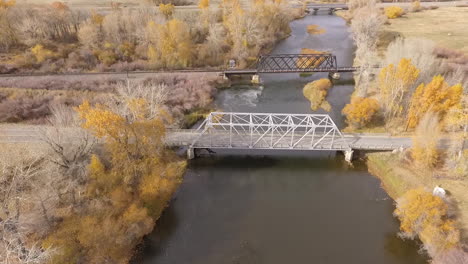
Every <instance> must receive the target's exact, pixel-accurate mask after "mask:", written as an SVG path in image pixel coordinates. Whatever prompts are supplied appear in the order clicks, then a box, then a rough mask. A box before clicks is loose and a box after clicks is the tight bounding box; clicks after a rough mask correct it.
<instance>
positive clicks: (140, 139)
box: [0, 86, 185, 263]
mask: <svg viewBox="0 0 468 264" xmlns="http://www.w3.org/2000/svg"><path fill="white" fill-rule="evenodd" d="M164 96H165V94H164V91H163V90H161V89H160V87H158V86H146V87H145V89H144V90H139V89H122V90H120V92H119V95H118V99H117V100H108V101H107V102H105V103H97V104H94V105H91V104H90V103H88V102H86V101H85V102H84V103H83V104H81V105H80V106H78V107H77V108H75V110H71V109H70V108H66V107H62V106H57V107H55V108H53V110H52V111H53V115H52V116H51V117H50V119H49V121H50V124H51V125H52V126H51V127H50V128H47V129H44V130H42V131H41V137H42V138H43V144H40V145H38V148H39V150H37V151H36V152H34V153H31V152H30V150H31V146H30V145H29V146H26V148H24V149H22V148H21V147H20V146H19V145H17V144H11V145H6V146H4V147H3V148H2V159H1V166H2V172H1V173H0V182H1V189H0V195H1V198H2V201H4V203H2V207H1V209H0V215H1V218H2V225H1V228H0V237H1V238H2V239H1V240H0V253H1V255H2V257H4V258H6V259H4V260H5V261H6V262H7V263H127V262H128V260H129V259H130V257H131V255H132V252H133V248H134V247H135V246H136V245H137V244H138V243H139V242H140V241H141V239H142V237H143V236H144V235H146V234H148V233H149V232H151V231H152V229H153V227H154V224H155V221H156V220H157V219H158V218H159V216H160V214H161V212H162V210H163V209H164V207H165V206H166V205H167V203H168V202H169V200H170V198H171V197H172V194H173V192H174V191H175V189H176V188H177V186H178V185H179V183H180V182H181V177H182V173H183V171H184V168H185V161H183V160H180V159H179V158H177V157H176V156H175V155H174V154H173V153H171V152H170V151H168V150H166V149H165V147H164V145H163V143H162V140H163V138H164V133H165V127H166V124H168V123H169V122H170V119H169V116H168V115H167V114H166V113H165V111H164V110H163V109H162V107H161V106H162V105H163V100H162V99H163V98H164ZM75 111H76V112H75ZM80 126H81V127H80ZM15 154H16V155H15Z"/></svg>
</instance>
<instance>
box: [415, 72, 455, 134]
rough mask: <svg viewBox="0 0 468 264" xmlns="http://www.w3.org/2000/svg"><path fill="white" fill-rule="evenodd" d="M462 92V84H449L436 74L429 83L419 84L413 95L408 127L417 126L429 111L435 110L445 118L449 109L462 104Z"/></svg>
mask: <svg viewBox="0 0 468 264" xmlns="http://www.w3.org/2000/svg"><path fill="white" fill-rule="evenodd" d="M462 92H463V87H462V86H461V84H456V85H453V86H449V85H448V84H447V83H446V82H445V79H444V77H442V76H441V75H438V76H435V77H434V78H433V79H432V81H431V82H430V83H428V84H427V85H425V84H421V85H419V86H418V87H417V88H416V90H415V92H414V93H413V95H412V97H411V103H410V108H409V111H408V121H407V128H414V127H416V126H417V125H418V123H419V120H420V119H421V118H422V117H423V116H424V115H425V114H426V113H427V112H434V113H436V114H438V115H439V117H440V118H441V119H444V118H445V115H446V113H447V111H449V110H450V109H451V108H453V107H455V106H457V105H459V104H460V101H461V98H462Z"/></svg>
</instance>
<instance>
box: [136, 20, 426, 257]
mask: <svg viewBox="0 0 468 264" xmlns="http://www.w3.org/2000/svg"><path fill="white" fill-rule="evenodd" d="M310 24H316V25H319V26H320V27H322V28H324V29H325V30H326V33H325V34H323V35H309V34H307V32H306V26H307V25H310ZM291 28H292V35H291V36H290V37H289V38H287V39H285V40H284V41H282V42H280V43H279V44H278V45H277V47H276V48H275V50H274V51H273V53H298V52H300V50H301V48H312V49H316V50H322V51H323V50H326V51H330V52H333V53H334V54H335V55H337V59H338V64H339V65H343V66H346V65H351V64H352V58H353V57H352V56H353V50H354V47H353V42H352V39H351V38H350V36H349V33H348V32H347V30H348V29H347V26H346V25H345V23H344V21H343V20H342V19H340V18H338V17H336V16H328V15H318V16H307V17H306V18H304V19H301V20H296V21H294V22H292V23H291ZM323 77H326V74H315V75H312V76H310V77H307V78H303V77H299V75H298V74H272V75H262V76H261V78H262V80H263V81H264V87H263V88H253V87H242V86H238V87H234V88H233V89H229V90H224V91H222V92H221V93H220V94H219V95H218V96H217V99H216V103H217V105H218V106H219V107H220V108H221V109H223V110H224V111H238V112H270V113H312V111H311V110H310V104H309V102H308V101H307V100H306V99H305V98H304V97H303V95H302V87H303V86H304V84H306V83H307V82H310V81H312V80H315V79H318V78H323ZM343 77H345V78H350V76H343ZM352 91H353V86H351V85H335V86H334V87H333V88H332V89H331V91H329V95H328V97H327V99H328V101H329V102H330V104H331V105H332V111H331V112H330V115H331V117H332V118H333V120H334V121H335V123H337V124H338V125H339V126H340V127H343V126H344V124H343V117H342V116H341V114H340V112H341V109H342V108H343V106H344V105H345V104H346V103H347V102H348V101H349V96H350V94H351V93H352ZM317 113H324V112H323V110H320V111H317ZM217 152H218V153H217V154H216V155H211V156H208V155H205V156H204V157H201V158H197V159H195V160H192V161H190V165H189V168H188V170H187V172H186V175H185V179H184V182H183V184H182V185H181V187H180V189H179V191H178V192H177V194H176V198H175V199H174V200H173V201H172V203H171V204H170V206H169V207H168V208H167V209H166V210H165V211H164V213H163V215H162V217H161V219H160V220H159V221H158V222H157V225H156V228H155V232H154V233H152V234H151V235H150V236H149V237H148V238H147V240H146V242H145V247H144V248H143V252H142V254H141V255H142V260H139V261H138V263H145V264H153V263H158V264H224V263H226V264H231V263H232V264H251V263H252V264H263V263H265V264H276V263H278V264H280V263H281V264H284V263H314V264H322V263H323V264H328V263H333V264H335V263H336V264H341V263H347V264H354V263H355V264H364V263H375V264H400V263H401V264H418V263H426V262H427V259H426V258H425V257H423V256H421V255H419V254H418V253H417V249H418V245H416V243H415V242H412V241H403V240H401V239H400V238H398V237H397V232H398V222H397V221H396V220H395V218H394V217H393V216H392V211H393V210H394V205H393V201H392V200H391V199H390V198H389V197H388V196H387V195H386V193H385V192H384V191H383V190H382V189H381V188H380V181H379V180H378V179H376V178H375V177H373V176H371V175H370V174H369V173H368V172H367V170H366V168H365V166H364V165H363V164H359V163H356V164H355V166H354V167H353V168H350V167H349V166H348V165H347V164H345V162H344V161H343V157H341V156H337V155H336V154H335V153H332V152H299V153H297V152H289V151H282V152H274V153H270V152H269V153H262V152H248V153H247V154H246V153H245V152H244V153H242V154H241V153H236V152H232V151H231V152H219V151H217ZM266 154H268V155H266Z"/></svg>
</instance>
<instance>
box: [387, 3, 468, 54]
mask: <svg viewBox="0 0 468 264" xmlns="http://www.w3.org/2000/svg"><path fill="white" fill-rule="evenodd" d="M467 25H468V7H444V8H439V9H435V10H425V11H422V12H417V13H408V14H406V15H405V16H403V17H401V18H398V19H392V20H390V25H385V26H384V30H385V31H386V32H387V34H390V35H394V33H398V34H400V35H402V36H404V37H421V38H427V39H431V40H433V41H435V42H436V43H437V44H438V45H440V46H442V47H445V48H450V49H456V50H460V51H462V52H464V53H465V54H468V46H467V45H466V43H468V26H467ZM392 33H393V34H392Z"/></svg>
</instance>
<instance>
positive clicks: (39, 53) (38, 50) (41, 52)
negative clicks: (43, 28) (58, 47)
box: [31, 44, 54, 63]
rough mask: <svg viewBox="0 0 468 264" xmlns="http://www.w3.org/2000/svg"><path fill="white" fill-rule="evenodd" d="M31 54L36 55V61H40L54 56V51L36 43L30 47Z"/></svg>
mask: <svg viewBox="0 0 468 264" xmlns="http://www.w3.org/2000/svg"><path fill="white" fill-rule="evenodd" d="M31 52H32V54H34V56H35V57H36V61H37V62H38V63H41V62H43V61H45V60H47V59H49V58H52V57H53V56H54V52H53V51H51V50H48V49H46V48H44V46H42V45H41V44H37V45H36V46H34V47H33V48H31Z"/></svg>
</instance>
